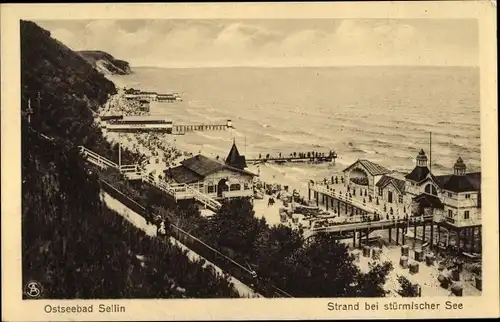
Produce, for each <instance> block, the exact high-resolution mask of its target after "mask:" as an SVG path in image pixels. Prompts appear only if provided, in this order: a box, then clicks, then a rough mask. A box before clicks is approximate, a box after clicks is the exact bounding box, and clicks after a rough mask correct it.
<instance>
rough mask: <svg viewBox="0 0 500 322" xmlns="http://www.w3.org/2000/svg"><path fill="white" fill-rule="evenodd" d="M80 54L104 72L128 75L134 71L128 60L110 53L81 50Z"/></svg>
mask: <svg viewBox="0 0 500 322" xmlns="http://www.w3.org/2000/svg"><path fill="white" fill-rule="evenodd" d="M78 54H79V55H80V56H82V57H83V58H84V59H85V60H87V61H88V62H89V63H90V64H91V65H92V66H94V68H96V69H98V70H100V71H101V70H102V72H104V73H109V74H116V75H128V74H131V73H132V70H131V69H130V66H129V64H128V62H126V61H124V60H120V59H116V58H114V57H113V56H111V55H110V54H108V53H106V52H103V51H99V50H94V51H91V50H85V51H79V52H78Z"/></svg>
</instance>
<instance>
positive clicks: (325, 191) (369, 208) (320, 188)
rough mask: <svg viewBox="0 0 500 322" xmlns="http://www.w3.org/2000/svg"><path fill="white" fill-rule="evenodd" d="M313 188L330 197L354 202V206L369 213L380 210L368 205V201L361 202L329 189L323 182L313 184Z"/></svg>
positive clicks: (350, 202)
mask: <svg viewBox="0 0 500 322" xmlns="http://www.w3.org/2000/svg"><path fill="white" fill-rule="evenodd" d="M311 190H312V191H316V192H319V193H322V194H324V195H327V196H329V197H333V198H336V199H338V200H340V201H344V202H346V203H349V204H352V205H353V206H356V207H357V208H360V209H363V210H365V211H367V212H369V213H375V212H380V211H379V210H378V209H377V208H375V207H373V206H370V205H367V204H366V203H363V202H360V201H358V200H356V199H353V198H349V197H346V196H345V195H344V194H342V193H337V192H336V191H332V190H330V189H327V188H326V187H325V186H324V185H322V184H315V185H314V186H311Z"/></svg>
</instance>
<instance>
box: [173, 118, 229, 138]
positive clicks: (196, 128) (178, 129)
mask: <svg viewBox="0 0 500 322" xmlns="http://www.w3.org/2000/svg"><path fill="white" fill-rule="evenodd" d="M230 128H233V126H232V125H231V121H228V122H227V123H226V124H193V125H184V124H174V125H173V126H172V134H174V135H183V134H186V133H187V132H201V131H225V130H227V129H230Z"/></svg>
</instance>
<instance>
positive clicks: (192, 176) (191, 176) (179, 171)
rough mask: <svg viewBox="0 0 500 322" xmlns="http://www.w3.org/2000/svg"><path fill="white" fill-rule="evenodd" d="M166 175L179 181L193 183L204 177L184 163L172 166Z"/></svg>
mask: <svg viewBox="0 0 500 322" xmlns="http://www.w3.org/2000/svg"><path fill="white" fill-rule="evenodd" d="M165 175H166V177H168V178H172V179H173V180H175V181H176V182H178V183H193V182H196V181H200V180H201V179H203V177H202V176H200V175H198V174H197V173H196V172H193V171H191V170H189V169H188V168H186V167H183V166H182V165H180V166H177V167H175V168H170V169H167V170H166V171H165Z"/></svg>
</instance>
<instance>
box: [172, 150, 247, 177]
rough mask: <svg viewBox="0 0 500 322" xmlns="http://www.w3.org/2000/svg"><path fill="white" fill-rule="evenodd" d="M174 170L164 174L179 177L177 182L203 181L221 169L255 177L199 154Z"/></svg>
mask: <svg viewBox="0 0 500 322" xmlns="http://www.w3.org/2000/svg"><path fill="white" fill-rule="evenodd" d="M179 167H181V168H184V169H185V170H179V169H176V168H179ZM176 168H172V169H169V170H167V171H165V173H166V174H167V175H168V174H170V173H172V174H174V175H177V176H178V177H179V180H188V181H190V180H193V181H190V182H194V181H198V180H200V179H203V178H204V177H206V176H207V175H209V174H211V173H214V172H217V171H220V170H223V169H228V170H232V171H236V172H239V173H243V174H246V175H250V176H256V174H254V173H252V172H249V171H246V170H243V169H238V168H235V167H233V166H230V165H227V164H224V163H222V162H220V161H218V160H214V159H211V158H208V157H206V156H204V155H201V154H198V155H195V156H194V157H191V158H189V159H186V160H184V161H182V162H181V165H180V166H178V167H176ZM174 169H176V170H174ZM172 170H173V172H172ZM169 171H170V172H169ZM172 177H173V176H172ZM174 180H175V181H177V182H181V181H178V180H176V179H175V178H174Z"/></svg>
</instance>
